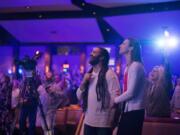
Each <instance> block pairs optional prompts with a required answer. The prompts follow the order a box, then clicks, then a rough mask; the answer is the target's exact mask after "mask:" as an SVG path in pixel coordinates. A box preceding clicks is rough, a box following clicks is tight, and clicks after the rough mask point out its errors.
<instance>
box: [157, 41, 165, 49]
mask: <svg viewBox="0 0 180 135" xmlns="http://www.w3.org/2000/svg"><path fill="white" fill-rule="evenodd" d="M164 44H165V42H164V39H159V40H157V45H158V46H159V47H160V48H162V47H163V46H164Z"/></svg>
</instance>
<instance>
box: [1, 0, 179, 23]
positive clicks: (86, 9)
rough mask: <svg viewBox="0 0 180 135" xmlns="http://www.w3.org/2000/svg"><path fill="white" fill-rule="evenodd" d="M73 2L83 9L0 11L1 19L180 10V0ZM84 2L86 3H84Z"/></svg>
mask: <svg viewBox="0 0 180 135" xmlns="http://www.w3.org/2000/svg"><path fill="white" fill-rule="evenodd" d="M72 2H73V4H74V5H76V6H78V7H80V8H81V9H83V10H82V11H44V12H42V11H41V12H38V11H37V12H23V13H0V20H22V19H23V20H26V19H51V18H90V17H106V16H114V15H125V14H137V13H151V12H161V11H172V10H180V1H175V2H163V3H151V4H141V5H133V6H123V7H116V8H102V7H100V6H96V5H92V4H89V3H86V2H84V0H80V1H79V2H78V0H72ZM83 3H84V4H83Z"/></svg>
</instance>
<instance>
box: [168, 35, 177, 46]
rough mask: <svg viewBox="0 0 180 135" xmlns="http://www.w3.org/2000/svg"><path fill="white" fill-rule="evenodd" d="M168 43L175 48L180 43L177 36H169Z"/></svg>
mask: <svg viewBox="0 0 180 135" xmlns="http://www.w3.org/2000/svg"><path fill="white" fill-rule="evenodd" d="M167 44H168V47H169V48H174V47H176V46H177V45H178V40H177V38H175V37H172V38H169V40H168V43H167Z"/></svg>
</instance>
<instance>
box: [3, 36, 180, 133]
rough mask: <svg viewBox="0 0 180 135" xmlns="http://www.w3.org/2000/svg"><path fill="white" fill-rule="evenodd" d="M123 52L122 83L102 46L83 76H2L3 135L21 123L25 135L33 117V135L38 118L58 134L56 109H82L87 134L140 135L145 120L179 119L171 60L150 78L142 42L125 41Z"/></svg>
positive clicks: (179, 88) (179, 87) (178, 89)
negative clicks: (146, 70)
mask: <svg viewBox="0 0 180 135" xmlns="http://www.w3.org/2000/svg"><path fill="white" fill-rule="evenodd" d="M119 53H120V55H123V56H124V57H125V59H126V68H125V71H124V75H123V84H120V83H119V82H120V81H119V77H118V76H117V74H116V73H115V72H114V71H113V70H112V69H111V68H109V65H108V64H109V59H110V56H109V53H108V51H107V50H106V49H104V48H101V47H96V48H94V49H93V50H92V52H91V54H90V60H89V63H90V65H91V66H92V67H91V69H90V70H89V71H88V72H87V73H86V74H85V75H84V77H83V75H82V74H80V73H79V72H78V71H77V72H76V71H73V72H71V73H69V72H67V73H65V72H62V73H60V74H58V73H53V72H47V73H45V75H44V76H40V75H38V74H36V73H33V76H32V77H23V79H21V80H18V79H17V78H14V77H10V76H8V75H6V74H4V73H0V134H2V135H12V134H13V131H14V128H15V124H16V121H17V120H19V126H20V133H21V134H22V135H24V134H26V119H27V118H28V119H29V130H28V134H29V135H34V134H35V123H36V116H37V115H39V117H40V119H41V126H42V129H43V131H44V135H54V126H55V118H56V110H57V109H58V108H60V107H64V106H68V105H69V104H78V103H80V104H81V105H82V109H83V112H84V114H85V118H84V128H83V134H84V135H112V134H113V132H115V133H114V134H117V135H141V132H142V126H143V121H144V116H146V117H171V113H172V112H173V113H175V114H180V77H179V78H178V77H177V78H176V79H174V81H172V76H171V72H170V67H169V64H168V61H167V60H165V61H164V63H163V64H162V65H159V66H155V67H154V68H153V69H152V71H151V72H150V73H149V75H148V77H147V75H146V72H145V68H144V65H143V61H142V57H141V47H140V44H139V42H138V41H137V40H135V39H132V38H128V39H125V40H124V42H123V43H122V44H121V45H120V49H119ZM121 86H122V87H121ZM121 88H122V89H121ZM172 91H173V92H172ZM78 100H79V101H78ZM115 123H116V124H115Z"/></svg>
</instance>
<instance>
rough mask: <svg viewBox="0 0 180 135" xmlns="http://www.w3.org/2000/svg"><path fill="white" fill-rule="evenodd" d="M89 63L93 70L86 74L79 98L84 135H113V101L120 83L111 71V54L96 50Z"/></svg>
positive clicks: (101, 49)
mask: <svg viewBox="0 0 180 135" xmlns="http://www.w3.org/2000/svg"><path fill="white" fill-rule="evenodd" d="M89 63H90V64H91V65H92V68H91V69H90V71H89V72H88V73H86V74H85V76H84V78H83V81H82V82H81V85H80V87H79V89H78V90H77V97H78V98H79V99H82V100H83V111H84V112H85V119H84V135H112V122H113V116H114V111H115V110H114V108H113V100H114V98H115V96H116V94H117V93H118V92H119V91H120V87H119V81H118V78H117V76H116V74H115V73H114V71H112V70H111V69H109V67H108V64H109V53H108V51H107V50H106V49H104V48H100V47H98V48H94V49H93V51H92V53H91V57H90V60H89Z"/></svg>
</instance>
